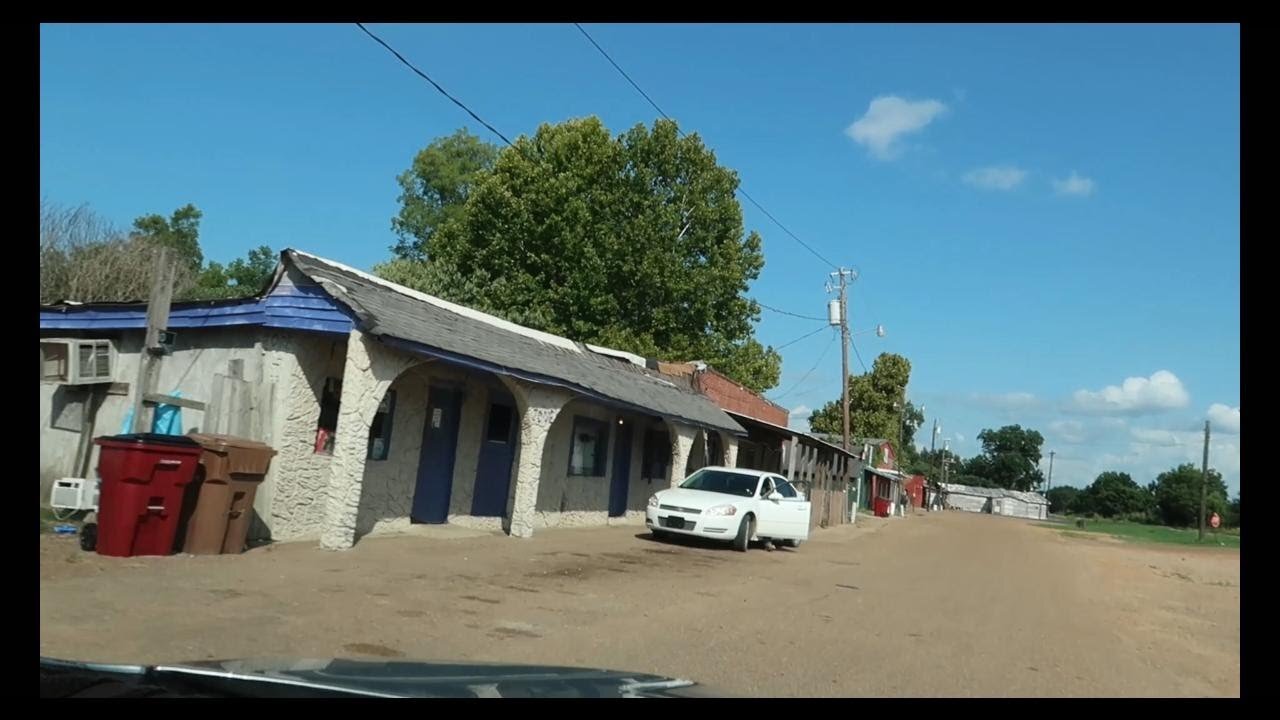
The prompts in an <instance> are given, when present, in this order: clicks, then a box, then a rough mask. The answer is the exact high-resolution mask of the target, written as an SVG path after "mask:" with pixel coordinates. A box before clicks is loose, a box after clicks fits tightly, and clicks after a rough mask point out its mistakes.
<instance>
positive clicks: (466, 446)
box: [356, 363, 502, 535]
mask: <svg viewBox="0 0 1280 720" xmlns="http://www.w3.org/2000/svg"><path fill="white" fill-rule="evenodd" d="M433 383H439V384H448V385H453V386H461V388H462V393H463V395H462V410H461V413H460V415H459V428H458V444H457V447H456V454H455V456H454V465H453V485H452V488H451V490H450V494H449V516H448V522H450V523H455V524H458V525H463V526H467V527H477V528H483V529H494V530H496V529H501V527H502V519H501V518H475V517H472V516H471V501H472V499H473V497H474V492H475V479H476V468H477V465H478V464H479V459H480V445H481V442H482V439H483V435H484V426H485V420H486V418H487V413H488V409H489V403H490V398H491V394H492V392H493V389H494V386H496V385H497V383H498V381H497V379H495V378H491V377H489V376H485V375H482V374H479V373H469V372H466V371H463V370H460V369H456V368H451V367H449V366H447V365H441V364H438V363H429V364H423V365H418V366H415V367H413V368H410V369H409V370H407V371H405V373H404V374H402V375H401V376H400V377H398V378H396V380H395V382H393V383H392V384H391V387H390V388H389V389H390V390H394V391H395V392H396V404H395V410H394V416H393V418H392V426H391V449H390V453H389V455H388V457H387V459H386V460H382V461H378V460H368V461H366V462H365V471H364V491H363V494H362V496H361V500H360V514H359V518H358V520H357V526H356V528H357V534H358V535H363V534H366V533H368V532H372V531H374V530H379V531H380V530H391V529H398V528H402V527H406V526H407V525H408V523H409V513H410V510H411V509H412V506H413V494H414V492H415V490H416V487H417V479H418V461H419V456H420V453H421V450H422V432H423V425H424V424H425V423H426V419H427V404H428V402H429V400H430V386H431V385H432V384H433Z"/></svg>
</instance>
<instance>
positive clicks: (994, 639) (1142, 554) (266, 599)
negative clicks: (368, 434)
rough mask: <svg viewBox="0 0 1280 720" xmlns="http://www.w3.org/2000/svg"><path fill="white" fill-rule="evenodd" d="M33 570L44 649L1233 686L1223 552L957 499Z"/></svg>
mask: <svg viewBox="0 0 1280 720" xmlns="http://www.w3.org/2000/svg"><path fill="white" fill-rule="evenodd" d="M40 574H41V581H40V590H41V594H40V623H41V640H40V649H41V653H42V654H44V655H48V656H55V657H67V658H80V659H92V660H99V661H116V662H139V661H141V662H150V661H182V660H202V659H210V658H234V657H262V656H301V657H333V656H345V657H371V656H372V657H409V658H417V659H427V660H462V659H468V660H494V661H509V662H527V663H533V662H538V663H551V664H557V665H575V666H597V667H608V668H614V669H622V670H633V671H648V672H653V673H658V674H661V675H668V676H675V677H685V678H690V679H693V680H697V681H699V682H701V683H704V684H706V685H709V686H711V687H713V688H717V689H719V690H721V691H723V692H726V693H731V694H735V695H741V694H747V695H761V696H863V697H865V696H948V697H954V696H997V697H1019V696H1188V695H1190V696H1233V695H1238V694H1239V692H1240V660H1239V650H1240V589H1239V583H1240V565H1239V554H1238V553H1237V552H1234V551H1225V552H1223V551H1207V550H1201V549H1182V548H1178V547H1172V546H1171V547H1169V548H1154V547H1151V546H1136V545H1130V544H1122V543H1119V542H1112V541H1108V540H1103V539H1081V538H1073V537H1065V536H1063V535H1062V534H1061V533H1060V532H1057V531H1055V530H1051V529H1045V528H1041V527H1035V526H1033V525H1032V524H1030V523H1027V522H1023V521H1019V520H1013V519H1008V518H1000V517H992V516H988V515H972V514H968V513H960V512H946V513H931V514H925V515H917V516H915V517H910V518H903V519H892V520H880V519H863V518H859V525H858V527H856V528H848V527H844V528H839V529H832V530H825V531H820V532H818V533H817V534H816V536H815V538H814V539H813V540H812V541H810V542H809V543H807V544H805V545H804V546H803V547H801V548H800V549H799V550H797V551H794V552H793V551H786V550H779V551H775V552H764V551H763V550H752V551H751V552H748V553H746V554H740V553H735V552H733V551H731V550H728V549H721V548H719V547H718V546H713V545H705V546H704V545H687V544H664V543H657V542H654V541H652V540H649V539H648V538H647V535H646V534H644V533H642V528H638V527H615V528H606V529H591V530H561V531H546V532H542V533H539V534H538V535H537V537H535V538H533V539H531V540H517V539H513V538H507V537H502V536H486V537H478V538H465V539H434V538H432V539H428V538H422V537H381V538H378V537H370V538H365V539H364V540H363V541H361V542H360V543H359V544H358V545H357V546H356V547H355V548H354V549H353V550H350V551H348V552H343V553H331V552H325V551H322V550H320V549H318V548H317V547H316V546H315V544H313V543H296V544H281V545H275V546H271V547H269V548H260V549H256V550H252V551H250V552H249V553H246V554H245V555H241V556H212V557H192V556H178V557H170V558H126V559H116V558H104V557H99V556H96V555H92V554H86V553H82V552H81V551H80V550H79V549H78V547H77V545H76V542H75V540H74V539H67V538H59V537H54V536H43V537H41V567H40Z"/></svg>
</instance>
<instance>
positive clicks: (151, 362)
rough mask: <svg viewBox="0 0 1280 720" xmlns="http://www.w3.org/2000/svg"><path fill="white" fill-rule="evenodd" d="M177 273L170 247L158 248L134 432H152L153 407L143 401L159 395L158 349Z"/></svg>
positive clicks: (135, 402)
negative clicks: (147, 396)
mask: <svg viewBox="0 0 1280 720" xmlns="http://www.w3.org/2000/svg"><path fill="white" fill-rule="evenodd" d="M173 270H174V268H173V264H172V263H170V262H169V248H166V247H161V248H158V249H157V250H156V255H155V265H154V267H153V268H152V271H151V272H152V275H151V295H150V296H149V297H148V298H147V332H146V336H145V337H144V338H143V341H142V349H141V351H140V352H139V355H138V381H137V382H136V383H134V387H133V428H132V431H133V432H143V433H145V432H150V431H151V408H150V407H148V406H147V405H145V404H144V403H143V401H142V400H143V396H144V395H147V394H149V393H153V392H155V384H156V379H157V377H158V376H159V374H160V373H159V369H160V357H161V356H160V354H159V352H158V346H159V344H160V332H161V331H162V330H164V329H165V328H166V326H168V324H169V304H170V302H172V300H173Z"/></svg>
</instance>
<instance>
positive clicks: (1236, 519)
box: [1222, 493, 1240, 528]
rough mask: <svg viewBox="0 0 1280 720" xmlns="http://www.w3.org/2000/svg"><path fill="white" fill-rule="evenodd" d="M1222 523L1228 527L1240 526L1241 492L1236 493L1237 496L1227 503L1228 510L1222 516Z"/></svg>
mask: <svg viewBox="0 0 1280 720" xmlns="http://www.w3.org/2000/svg"><path fill="white" fill-rule="evenodd" d="M1222 523H1223V524H1224V525H1226V526H1227V527H1234V528H1238V527H1240V493H1236V498H1235V499H1234V500H1232V501H1231V502H1230V503H1228V504H1227V512H1226V514H1225V515H1224V516H1223V518H1222Z"/></svg>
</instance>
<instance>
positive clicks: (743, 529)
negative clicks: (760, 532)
mask: <svg viewBox="0 0 1280 720" xmlns="http://www.w3.org/2000/svg"><path fill="white" fill-rule="evenodd" d="M755 534H756V519H755V516H753V515H748V516H746V517H744V518H742V522H741V523H739V524H738V536H737V537H735V538H734V539H733V549H734V550H737V551H738V552H746V551H747V546H749V545H750V544H751V536H752V535H755Z"/></svg>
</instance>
